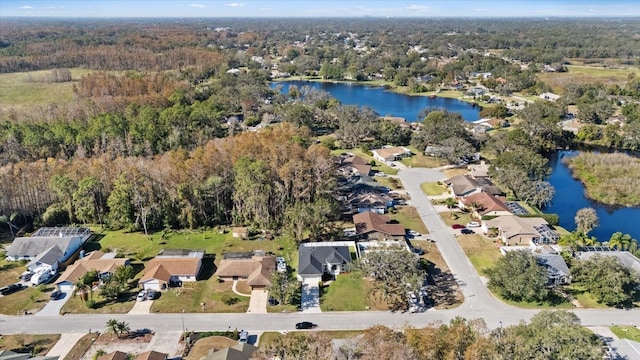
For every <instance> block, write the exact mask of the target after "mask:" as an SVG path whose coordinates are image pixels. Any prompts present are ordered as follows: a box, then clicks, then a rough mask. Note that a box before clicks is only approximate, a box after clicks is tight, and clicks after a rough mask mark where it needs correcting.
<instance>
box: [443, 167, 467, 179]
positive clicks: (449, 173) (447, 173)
mask: <svg viewBox="0 0 640 360" xmlns="http://www.w3.org/2000/svg"><path fill="white" fill-rule="evenodd" d="M468 172H469V169H467V168H452V169H445V170H442V173H443V174H444V175H445V176H446V177H447V178H452V177H454V176H458V175H464V174H467V173H468Z"/></svg>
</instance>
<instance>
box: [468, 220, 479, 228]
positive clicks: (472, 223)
mask: <svg viewBox="0 0 640 360" xmlns="http://www.w3.org/2000/svg"><path fill="white" fill-rule="evenodd" d="M467 227H468V228H473V227H480V223H479V222H477V221H472V222H470V223H467Z"/></svg>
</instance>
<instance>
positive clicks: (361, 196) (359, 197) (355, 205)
mask: <svg viewBox="0 0 640 360" xmlns="http://www.w3.org/2000/svg"><path fill="white" fill-rule="evenodd" d="M394 204H395V201H394V199H393V198H392V197H391V196H389V195H387V194H383V193H376V192H371V191H366V192H358V193H355V194H354V195H353V196H351V197H349V198H348V199H347V202H346V205H347V207H348V209H349V210H351V211H354V210H355V211H357V212H359V213H361V212H367V211H372V212H375V213H376V214H384V213H386V212H387V209H389V208H392V207H393V206H394Z"/></svg>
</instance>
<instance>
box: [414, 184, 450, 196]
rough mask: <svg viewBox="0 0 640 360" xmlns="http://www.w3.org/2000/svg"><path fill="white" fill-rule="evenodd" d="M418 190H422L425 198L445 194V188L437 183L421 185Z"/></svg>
mask: <svg viewBox="0 0 640 360" xmlns="http://www.w3.org/2000/svg"><path fill="white" fill-rule="evenodd" d="M420 189H422V192H423V193H425V194H426V195H427V196H437V195H442V194H443V193H445V192H447V188H446V187H445V186H444V185H442V184H438V183H437V182H426V183H422V184H420Z"/></svg>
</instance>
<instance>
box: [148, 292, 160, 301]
mask: <svg viewBox="0 0 640 360" xmlns="http://www.w3.org/2000/svg"><path fill="white" fill-rule="evenodd" d="M157 297H158V292H157V291H155V290H147V300H155V299H156V298H157Z"/></svg>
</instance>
